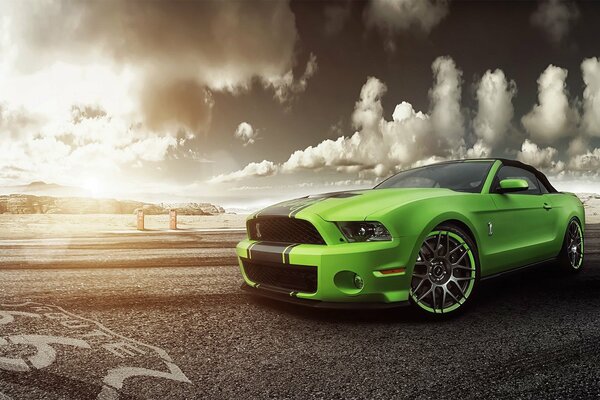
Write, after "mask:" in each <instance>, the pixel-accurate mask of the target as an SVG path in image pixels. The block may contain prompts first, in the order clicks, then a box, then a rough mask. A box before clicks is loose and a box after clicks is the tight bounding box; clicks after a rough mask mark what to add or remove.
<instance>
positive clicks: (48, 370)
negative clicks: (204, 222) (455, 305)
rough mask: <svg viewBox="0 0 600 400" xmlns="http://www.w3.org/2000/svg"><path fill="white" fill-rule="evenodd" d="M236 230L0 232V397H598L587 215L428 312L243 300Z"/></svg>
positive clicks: (597, 261) (594, 237)
mask: <svg viewBox="0 0 600 400" xmlns="http://www.w3.org/2000/svg"><path fill="white" fill-rule="evenodd" d="M241 236H242V234H241V233H240V232H234V231H233V232H220V233H216V232H215V233H208V232H206V233H198V232H195V233H186V232H182V233H165V234H150V235H146V234H141V235H140V234H130V235H127V234H120V235H104V236H102V237H96V238H87V239H86V238H78V239H68V240H24V241H0V268H1V270H0V285H1V286H0V304H2V305H1V306H0V400H6V399H104V400H110V399H146V398H148V399H238V398H243V399H254V398H257V399H259V398H273V399H275V398H277V399H278V398H290V399H296V398H297V399H307V398H319V399H320V398H328V399H329V398H347V399H370V398H380V399H391V398H407V399H413V398H453V399H455V398H477V399H480V398H598V397H600V367H599V365H600V326H599V322H600V301H599V300H600V226H589V227H588V230H587V243H586V244H587V251H586V253H587V255H586V257H587V258H586V264H585V267H584V270H583V271H582V272H581V274H579V275H578V276H575V277H566V276H564V275H561V274H558V273H556V272H553V270H552V268H551V266H548V265H545V266H541V267H538V268H535V269H531V270H528V271H526V272H522V273H518V274H514V275H511V276H509V277H505V278H500V279H497V280H494V281H488V282H485V283H483V284H482V286H481V290H480V295H479V297H478V299H477V302H476V304H474V306H473V307H472V308H471V309H470V310H469V312H468V313H466V314H464V315H462V316H460V317H459V318H455V319H451V320H448V321H444V322H438V323H435V322H428V321H424V320H421V319H419V318H418V317H415V316H413V315H412V314H411V313H410V312H408V311H407V309H397V310H385V311H377V312H373V311H368V312H364V311H363V312H357V311H330V310H313V309H305V308H301V307H299V306H295V305H288V304H279V303H275V302H272V301H269V300H263V299H256V298H253V297H251V296H250V295H248V294H245V293H244V292H242V291H241V290H240V289H239V286H240V283H241V278H240V276H239V273H238V270H237V266H235V259H234V255H233V250H232V247H233V246H234V245H235V243H236V242H237V240H238V239H239V238H240V237H241ZM92 267H98V268H92ZM124 267H126V268H124Z"/></svg>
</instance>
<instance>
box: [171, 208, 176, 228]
mask: <svg viewBox="0 0 600 400" xmlns="http://www.w3.org/2000/svg"><path fill="white" fill-rule="evenodd" d="M169 229H177V210H169Z"/></svg>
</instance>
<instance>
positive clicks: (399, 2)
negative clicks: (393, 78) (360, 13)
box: [365, 0, 448, 50]
mask: <svg viewBox="0 0 600 400" xmlns="http://www.w3.org/2000/svg"><path fill="white" fill-rule="evenodd" d="M446 15H448V2H447V1H445V0H372V1H371V2H370V3H369V5H368V6H367V8H366V10H365V20H366V24H367V26H368V27H374V28H377V29H378V30H379V31H380V32H382V34H383V35H385V36H386V40H387V42H386V46H387V47H388V48H389V49H390V50H394V48H395V45H394V36H395V35H396V33H398V32H400V31H410V30H413V29H417V30H419V31H421V32H424V33H429V32H430V31H431V30H432V29H433V28H434V27H435V26H436V25H437V24H439V23H440V21H441V20H442V19H444V17H446Z"/></svg>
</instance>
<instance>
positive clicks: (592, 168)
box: [569, 148, 600, 175]
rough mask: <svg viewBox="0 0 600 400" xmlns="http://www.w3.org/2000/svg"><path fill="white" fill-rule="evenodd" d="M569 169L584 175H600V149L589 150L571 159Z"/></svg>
mask: <svg viewBox="0 0 600 400" xmlns="http://www.w3.org/2000/svg"><path fill="white" fill-rule="evenodd" d="M569 168H570V169H571V170H572V171H577V172H582V173H584V174H592V175H598V173H599V171H600V148H597V149H594V150H588V151H586V152H585V153H583V154H579V155H577V156H575V157H573V158H571V160H570V162H569Z"/></svg>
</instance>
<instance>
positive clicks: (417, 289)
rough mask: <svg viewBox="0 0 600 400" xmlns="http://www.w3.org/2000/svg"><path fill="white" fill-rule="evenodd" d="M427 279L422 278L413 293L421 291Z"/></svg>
mask: <svg viewBox="0 0 600 400" xmlns="http://www.w3.org/2000/svg"><path fill="white" fill-rule="evenodd" d="M426 280H427V279H421V281H420V282H419V284H418V285H417V287H416V288H415V289H413V293H414V294H415V295H416V294H417V292H418V291H419V289H421V286H423V283H424V282H425V281H426Z"/></svg>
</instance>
